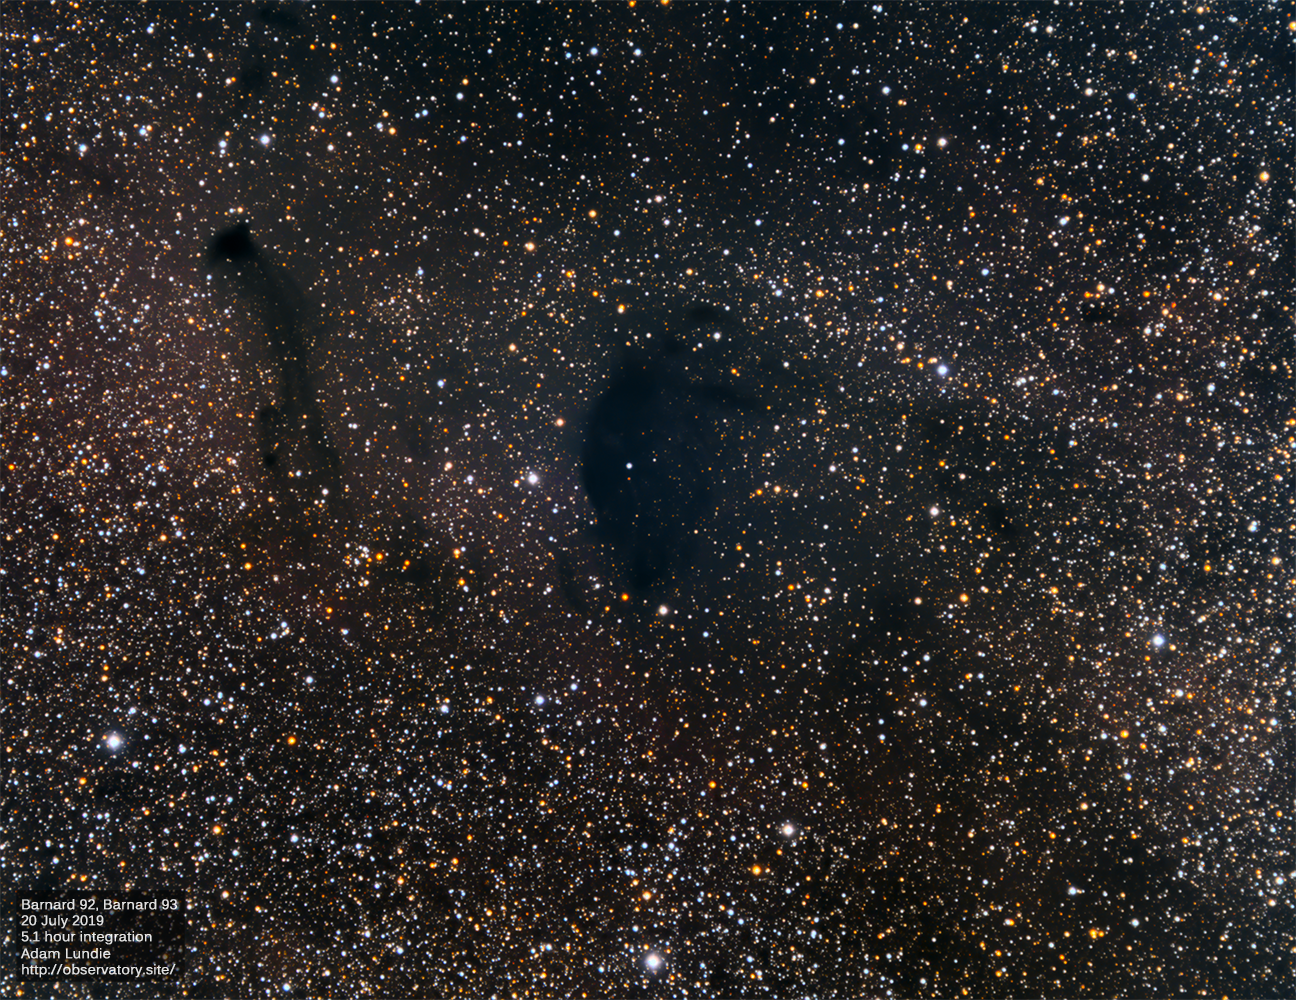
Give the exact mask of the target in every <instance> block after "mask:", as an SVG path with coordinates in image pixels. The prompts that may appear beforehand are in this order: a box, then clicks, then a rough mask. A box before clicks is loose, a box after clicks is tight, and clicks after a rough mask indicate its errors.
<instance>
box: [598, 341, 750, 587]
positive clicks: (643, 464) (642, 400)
mask: <svg viewBox="0 0 1296 1000" xmlns="http://www.w3.org/2000/svg"><path fill="white" fill-rule="evenodd" d="M684 351H685V347H684V346H683V345H682V344H681V343H680V342H679V341H677V340H671V341H669V342H668V343H667V344H666V345H665V347H663V348H662V349H661V352H660V356H656V357H653V356H650V357H647V358H639V359H637V360H635V361H631V362H628V363H627V364H626V365H625V366H624V370H622V371H621V372H619V373H618V374H617V375H616V376H615V377H614V379H613V381H612V384H611V385H610V386H609V387H608V389H607V390H606V391H605V392H604V393H603V395H602V396H600V397H599V398H598V401H597V402H596V403H595V404H594V407H593V410H592V412H591V414H590V416H589V424H588V429H587V432H586V441H585V447H584V451H583V453H582V456H581V459H582V464H581V473H582V475H581V481H582V483H583V485H584V487H585V490H586V493H587V494H588V496H589V500H590V504H591V505H592V506H593V508H594V510H595V512H596V514H597V520H598V531H599V533H600V534H601V535H602V536H603V537H604V538H605V539H606V540H607V541H609V542H610V543H611V545H612V547H613V549H614V550H616V551H617V552H618V553H619V554H620V557H621V559H622V560H623V561H624V563H625V565H626V573H627V575H628V578H629V581H630V585H631V586H632V587H633V588H634V589H635V590H637V591H647V590H650V589H651V588H653V587H654V586H657V585H659V584H662V583H664V582H666V581H667V580H668V579H670V578H671V577H672V576H674V575H675V574H677V573H683V574H687V573H688V570H689V563H690V560H691V558H692V555H693V552H694V550H695V549H696V547H697V545H696V539H697V536H698V529H699V527H701V526H703V524H704V521H705V519H706V518H707V517H708V516H709V515H710V514H711V513H712V511H713V504H712V490H713V488H714V482H713V480H715V479H716V478H717V473H716V470H715V468H714V464H713V463H714V462H716V461H719V460H720V459H718V458H717V454H718V452H719V451H720V448H719V445H718V439H719V436H720V427H719V423H718V422H720V421H723V420H724V419H725V417H726V415H728V414H736V413H737V412H739V411H741V410H743V409H744V408H749V407H750V406H751V405H752V404H751V402H750V401H749V400H745V399H744V398H743V397H742V396H741V395H740V394H739V393H737V392H735V391H734V390H732V389H728V388H726V387H724V386H722V385H718V384H696V383H695V382H693V381H690V380H687V379H686V378H685V372H684V365H683V361H682V356H683V354H684Z"/></svg>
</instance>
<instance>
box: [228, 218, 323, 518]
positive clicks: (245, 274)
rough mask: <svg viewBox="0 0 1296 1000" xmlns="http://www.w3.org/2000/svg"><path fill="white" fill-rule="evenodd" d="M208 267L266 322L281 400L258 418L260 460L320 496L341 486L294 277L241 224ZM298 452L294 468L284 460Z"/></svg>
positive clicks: (304, 307) (232, 229)
mask: <svg viewBox="0 0 1296 1000" xmlns="http://www.w3.org/2000/svg"><path fill="white" fill-rule="evenodd" d="M206 259H207V263H208V264H209V265H211V266H215V267H218V268H220V269H221V270H222V271H224V272H225V273H226V274H227V275H228V276H229V277H230V278H232V279H233V285H234V287H235V289H236V290H237V292H238V294H239V295H240V297H241V298H242V299H243V300H244V302H245V303H246V305H247V306H248V307H249V308H250V310H251V311H252V314H253V315H254V316H255V317H256V318H257V319H258V320H259V321H260V323H261V327H262V329H263V331H264V334H265V337H264V344H265V345H266V346H268V347H269V348H270V354H271V357H272V359H273V363H274V365H275V366H276V367H277V368H278V372H279V397H280V398H279V401H278V402H276V403H269V404H264V405H262V407H261V408H260V410H259V413H258V419H257V429H258V440H257V460H258V462H260V464H261V465H262V466H263V467H264V468H266V469H267V470H269V471H270V472H272V473H275V474H277V475H281V476H284V477H285V478H286V477H287V476H293V477H294V479H299V478H301V477H299V476H296V475H295V473H296V472H297V471H301V472H303V473H305V474H307V475H308V476H309V478H308V479H307V481H306V482H305V483H304V484H302V483H296V482H294V483H293V485H294V486H295V487H296V486H302V485H306V486H311V487H314V488H315V489H316V491H318V490H321V489H329V490H330V494H325V495H333V491H334V490H335V489H336V488H337V487H338V486H339V484H340V483H339V476H340V472H341V468H340V461H339V457H338V454H337V451H336V450H335V449H334V447H333V445H332V443H331V442H330V440H329V436H328V432H327V429H326V426H325V420H324V414H323V411H322V409H321V407H320V404H319V400H318V398H317V389H316V386H315V379H314V376H313V374H312V372H311V369H310V366H309V364H308V362H307V357H308V345H309V339H310V337H309V332H308V331H309V324H310V320H309V315H308V314H309V310H308V307H307V304H306V300H305V298H304V296H303V295H302V294H301V292H300V291H299V290H298V288H297V286H296V285H295V283H294V282H293V280H292V278H291V277H290V276H289V275H288V273H287V272H286V271H285V270H284V269H283V268H282V267H279V266H277V265H276V264H274V263H273V262H271V261H270V260H269V259H268V258H267V256H266V254H265V252H264V251H263V250H262V249H261V248H260V247H259V246H257V244H256V242H255V240H254V239H253V238H252V233H251V231H250V230H249V229H248V227H247V226H246V225H245V224H243V223H239V224H238V225H236V226H232V227H230V228H228V229H223V230H221V231H220V232H218V233H217V234H216V235H215V236H214V237H213V238H212V240H211V243H210V244H209V247H208V251H207V258H206ZM288 452H291V453H292V463H291V464H292V465H293V466H294V468H293V469H291V470H287V469H286V468H285V463H284V461H283V459H284V456H285V454H286V453H288Z"/></svg>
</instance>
